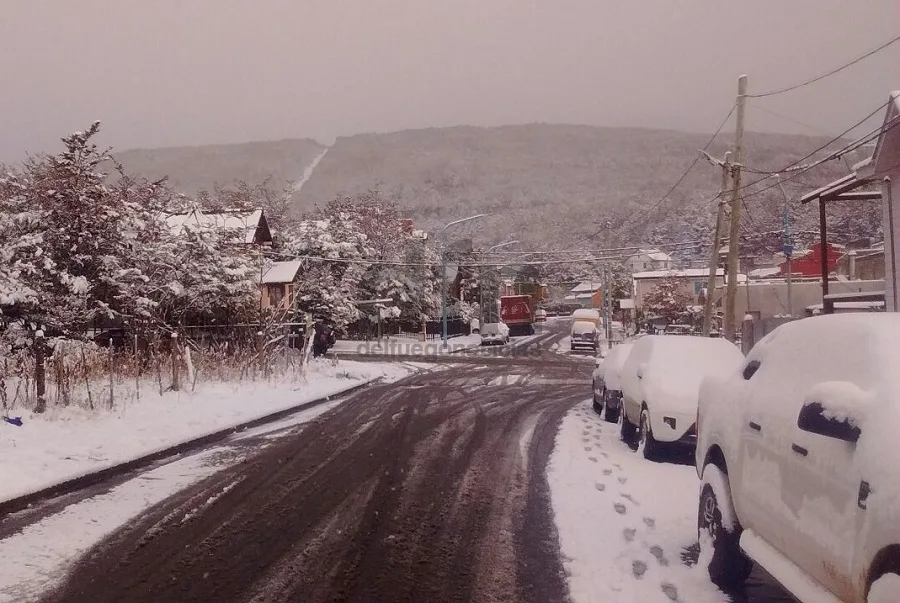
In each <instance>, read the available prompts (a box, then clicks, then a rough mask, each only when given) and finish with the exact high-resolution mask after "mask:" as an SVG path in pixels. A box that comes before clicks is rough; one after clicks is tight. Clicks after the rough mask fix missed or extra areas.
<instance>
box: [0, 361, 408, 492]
mask: <svg viewBox="0 0 900 603" xmlns="http://www.w3.org/2000/svg"><path fill="white" fill-rule="evenodd" d="M409 373H410V367H402V366H397V365H392V364H387V363H371V362H366V363H363V362H346V361H342V362H340V363H339V364H337V365H333V364H332V363H331V362H330V361H327V362H313V363H312V364H311V365H310V367H309V371H308V374H307V377H306V379H305V380H297V381H293V382H292V381H291V380H290V379H289V378H286V379H284V380H281V381H278V382H272V383H270V382H260V381H256V382H253V381H247V382H243V383H239V382H238V383H227V382H226V383H204V384H200V385H198V387H197V391H196V392H193V393H189V392H167V393H166V394H164V395H162V396H160V395H159V392H158V390H157V391H154V390H153V388H151V387H145V388H143V389H142V392H141V399H140V402H136V401H133V400H132V401H129V402H127V403H125V404H124V405H122V406H118V407H117V408H116V409H115V410H113V411H99V410H98V411H93V412H88V411H87V410H85V409H83V408H80V407H68V408H51V409H49V410H48V411H47V413H45V414H44V415H34V414H31V413H24V414H23V417H22V420H23V423H24V424H23V426H22V427H15V426H12V425H7V424H5V423H0V445H2V450H3V453H2V456H0V475H3V480H2V481H0V501H3V500H9V499H12V498H16V497H18V496H23V495H25V494H29V493H31V492H35V491H38V490H41V489H43V488H47V487H50V486H53V485H55V484H58V483H61V482H64V481H67V480H70V479H74V478H77V477H80V476H82V475H85V474H88V473H93V472H95V471H99V470H102V469H105V468H108V467H113V466H115V465H118V464H121V463H124V462H128V461H130V460H133V459H136V458H140V457H142V456H145V455H148V454H152V453H154V452H157V451H160V450H164V449H166V448H169V447H171V446H174V445H177V444H180V443H182V442H186V441H190V440H193V439H195V438H199V437H202V436H205V435H208V434H212V433H215V432H217V431H220V430H222V429H227V428H229V427H233V426H235V425H239V424H242V423H245V422H248V421H252V420H254V419H257V418H260V417H264V416H266V415H269V414H272V413H275V412H278V411H280V410H285V409H289V408H292V407H294V406H297V405H300V404H303V403H305V402H310V401H312V400H315V399H318V398H322V397H325V396H333V395H337V394H340V393H341V392H343V391H346V390H348V389H351V388H353V387H356V386H359V385H362V384H365V383H367V382H369V381H372V380H374V379H377V378H379V377H384V378H387V379H399V378H401V377H404V376H406V375H408V374H409ZM12 414H19V413H16V412H15V411H13V413H12Z"/></svg>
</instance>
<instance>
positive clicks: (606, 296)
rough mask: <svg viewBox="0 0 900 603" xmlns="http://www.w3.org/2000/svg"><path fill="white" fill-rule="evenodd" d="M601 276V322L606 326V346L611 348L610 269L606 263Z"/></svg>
mask: <svg viewBox="0 0 900 603" xmlns="http://www.w3.org/2000/svg"><path fill="white" fill-rule="evenodd" d="M603 276H604V284H603V324H604V325H605V327H606V346H607V348H608V349H610V350H611V349H612V325H611V324H610V320H611V319H612V286H611V283H612V270H611V269H610V267H609V265H607V264H604V265H603Z"/></svg>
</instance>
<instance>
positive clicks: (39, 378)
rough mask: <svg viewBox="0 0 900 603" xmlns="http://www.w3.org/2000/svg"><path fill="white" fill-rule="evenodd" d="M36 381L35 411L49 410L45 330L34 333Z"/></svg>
mask: <svg viewBox="0 0 900 603" xmlns="http://www.w3.org/2000/svg"><path fill="white" fill-rule="evenodd" d="M34 383H35V386H36V388H37V404H36V405H35V407H34V412H36V413H42V412H44V411H45V410H47V382H46V378H45V373H44V330H43V329H38V330H37V332H36V333H35V334H34Z"/></svg>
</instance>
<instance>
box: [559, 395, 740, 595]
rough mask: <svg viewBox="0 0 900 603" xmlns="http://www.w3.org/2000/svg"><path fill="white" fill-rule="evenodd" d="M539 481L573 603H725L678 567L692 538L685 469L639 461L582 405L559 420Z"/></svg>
mask: <svg viewBox="0 0 900 603" xmlns="http://www.w3.org/2000/svg"><path fill="white" fill-rule="evenodd" d="M547 479H548V481H549V484H550V494H551V500H552V505H553V512H554V514H555V517H556V525H557V529H558V530H559V539H560V549H561V553H562V557H563V564H564V567H565V570H566V575H567V578H568V584H569V591H570V594H571V597H572V600H573V602H574V603H594V602H597V601H610V602H622V603H624V602H626V601H627V602H640V603H654V602H659V603H667V602H671V601H689V602H690V603H724V602H727V601H729V598H728V597H727V596H725V595H724V594H723V593H722V592H721V591H719V590H718V589H717V588H716V587H715V586H714V585H713V584H712V583H711V582H710V581H709V577H708V575H707V574H706V572H705V570H704V569H702V568H700V567H692V568H689V567H687V566H685V565H684V564H683V563H682V561H681V553H682V550H683V549H685V548H686V547H688V546H689V545H691V544H692V543H695V542H696V541H697V527H696V525H697V498H698V493H699V487H700V482H699V480H698V479H697V474H696V473H695V471H694V468H693V467H692V466H686V465H675V464H669V463H652V462H649V461H646V460H644V459H643V458H642V457H641V456H639V455H637V454H635V453H634V452H632V451H631V450H630V449H629V448H628V447H627V446H625V444H623V443H622V442H620V441H619V438H618V433H617V430H616V426H615V425H613V424H611V423H606V422H605V421H603V420H602V419H601V418H600V417H599V416H598V415H597V414H596V413H595V412H593V410H592V409H591V403H590V401H589V400H588V401H585V402H583V403H581V404H579V405H578V406H577V407H576V408H575V409H573V410H572V411H571V412H569V413H568V414H567V415H566V416H565V418H564V419H563V422H562V424H561V426H560V431H559V433H558V435H557V438H556V445H555V448H554V451H553V455H552V457H551V459H550V465H549V467H548V475H547Z"/></svg>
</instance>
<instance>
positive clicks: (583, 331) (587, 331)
mask: <svg viewBox="0 0 900 603" xmlns="http://www.w3.org/2000/svg"><path fill="white" fill-rule="evenodd" d="M570 340H571V345H570V349H571V350H572V351H573V352H574V351H575V350H591V351H593V352H596V351H597V348H598V347H600V331H599V329H598V328H597V325H596V324H595V323H594V322H593V321H590V320H575V321H573V322H572V333H571V335H570Z"/></svg>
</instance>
